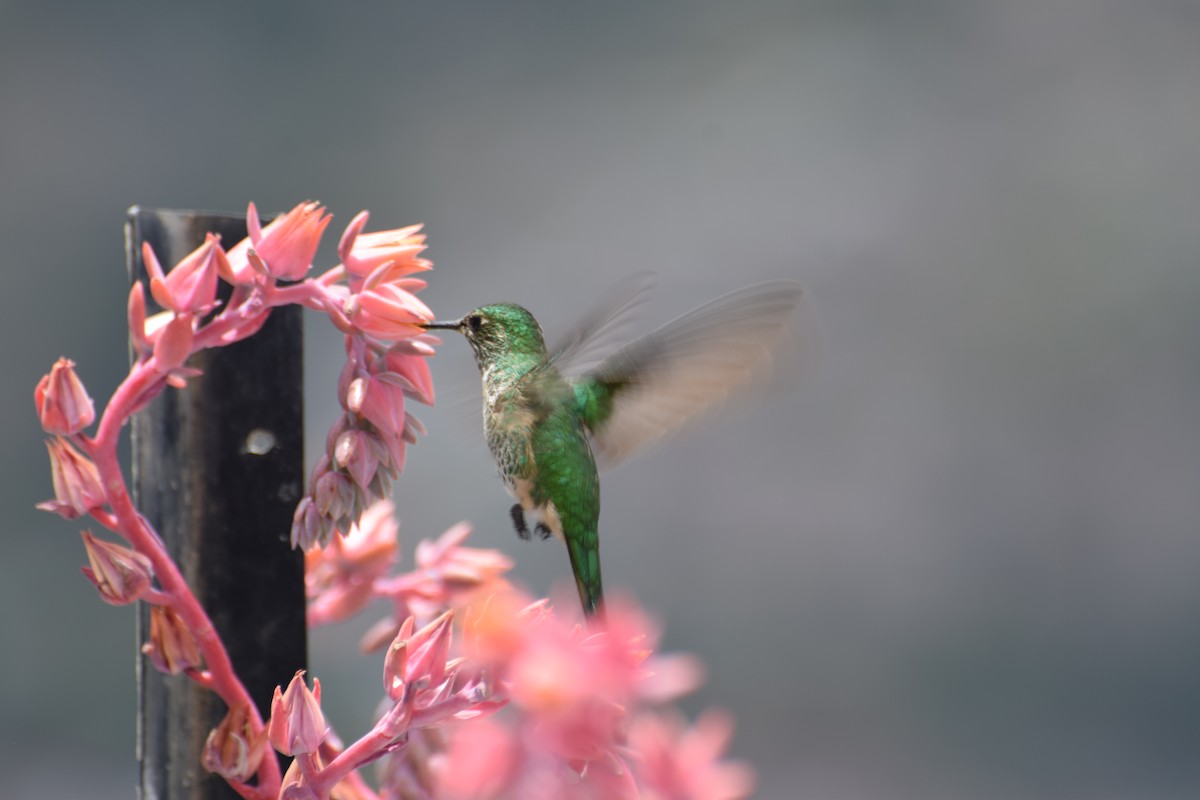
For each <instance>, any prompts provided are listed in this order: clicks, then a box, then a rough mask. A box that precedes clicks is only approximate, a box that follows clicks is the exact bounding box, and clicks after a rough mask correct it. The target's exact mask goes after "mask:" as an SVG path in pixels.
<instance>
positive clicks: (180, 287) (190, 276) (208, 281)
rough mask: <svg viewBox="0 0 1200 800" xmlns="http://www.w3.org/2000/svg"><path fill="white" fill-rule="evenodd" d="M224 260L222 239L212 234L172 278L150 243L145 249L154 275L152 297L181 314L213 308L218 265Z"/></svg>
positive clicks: (143, 247)
mask: <svg viewBox="0 0 1200 800" xmlns="http://www.w3.org/2000/svg"><path fill="white" fill-rule="evenodd" d="M224 258H225V252H224V251H223V250H222V249H221V245H220V237H219V236H217V235H216V234H213V233H210V234H208V235H207V236H206V237H205V238H204V244H202V245H200V246H199V247H197V248H196V249H195V250H193V251H192V252H191V253H189V254H187V255H186V256H184V257H183V260H182V261H180V262H179V263H178V264H176V265H175V267H174V268H173V269H172V270H171V273H170V274H169V275H164V274H163V268H162V265H160V264H159V263H158V257H157V256H155V255H154V249H153V248H151V247H150V243H149V242H146V243H143V245H142V261H143V262H144V263H145V265H146V272H147V273H148V274H149V275H150V294H151V295H152V296H153V297H154V299H155V301H156V302H157V303H158V304H159V305H160V306H162V307H163V308H165V309H168V310H170V311H174V312H176V313H178V314H199V313H203V312H204V311H207V310H208V309H210V308H212V305H213V302H214V301H215V300H216V298H217V272H218V263H219V262H220V261H221V260H222V259H224Z"/></svg>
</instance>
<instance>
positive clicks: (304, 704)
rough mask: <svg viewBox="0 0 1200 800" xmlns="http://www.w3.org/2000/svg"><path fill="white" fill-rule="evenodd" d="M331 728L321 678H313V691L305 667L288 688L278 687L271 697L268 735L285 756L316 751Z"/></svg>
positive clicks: (298, 672) (293, 677) (273, 745)
mask: <svg viewBox="0 0 1200 800" xmlns="http://www.w3.org/2000/svg"><path fill="white" fill-rule="evenodd" d="M328 733H329V728H328V726H327V725H326V724H325V715H324V714H323V713H321V682H320V681H319V680H316V679H315V678H314V679H313V688H312V691H309V689H308V686H306V685H305V683H304V670H297V672H296V674H295V675H293V676H292V680H291V683H289V684H288V687H287V691H282V690H281V689H280V688H279V687H278V686H276V687H275V695H274V696H273V697H272V698H271V721H270V723H269V724H268V725H267V739H268V740H270V742H271V746H272V747H274V748H275V749H276V750H278V751H279V752H281V753H283V754H284V755H285V756H292V755H296V754H297V753H315V752H317V749H318V748H319V747H320V746H321V742H323V741H325V737H326V736H327V735H328Z"/></svg>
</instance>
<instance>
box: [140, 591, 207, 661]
mask: <svg viewBox="0 0 1200 800" xmlns="http://www.w3.org/2000/svg"><path fill="white" fill-rule="evenodd" d="M142 652H143V653H145V654H146V655H147V656H149V657H150V660H151V661H152V662H153V663H154V666H155V667H157V668H158V669H159V671H161V672H165V673H167V674H169V675H178V674H179V673H181V672H184V671H185V670H189V669H195V668H197V667H199V666H200V665H201V664H202V663H203V660H202V659H201V657H200V648H199V647H198V646H197V645H196V638H195V637H194V636H192V632H191V631H190V630H188V628H187V625H185V624H184V622H183V619H182V618H180V616H179V615H178V614H177V613H175V610H174V609H172V608H169V607H167V606H151V607H150V641H148V642H146V643H145V644H143V645H142Z"/></svg>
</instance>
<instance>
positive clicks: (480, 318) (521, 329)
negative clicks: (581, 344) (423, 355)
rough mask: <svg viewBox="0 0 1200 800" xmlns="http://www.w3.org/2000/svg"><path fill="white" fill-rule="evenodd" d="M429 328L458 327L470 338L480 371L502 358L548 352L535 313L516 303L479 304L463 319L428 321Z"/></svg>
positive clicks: (468, 339) (456, 328)
mask: <svg viewBox="0 0 1200 800" xmlns="http://www.w3.org/2000/svg"><path fill="white" fill-rule="evenodd" d="M425 328H426V329H428V330H455V331H458V332H459V333H461V334H462V335H463V336H465V337H467V342H468V343H469V344H470V345H471V350H473V351H474V353H475V361H476V363H477V364H478V365H479V369H480V370H484V369H486V368H487V366H488V365H489V364H493V363H495V362H496V361H498V360H500V359H503V358H511V357H522V356H533V357H536V358H538V359H541V358H542V357H543V356H545V354H546V342H545V339H543V338H542V327H541V326H540V325H538V321H537V319H535V318H534V316H533V314H530V313H529V312H528V311H527V310H525V309H524V308H522V307H521V306H518V305H515V304H513V303H496V304H494V305H490V306H480V307H479V308H477V309H475V310H474V311H472V312H470V313H469V314H467V315H466V316H465V317H463V318H462V319H460V320H456V321H453V322H428V323H426V324H425Z"/></svg>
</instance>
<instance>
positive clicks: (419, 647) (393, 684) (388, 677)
mask: <svg viewBox="0 0 1200 800" xmlns="http://www.w3.org/2000/svg"><path fill="white" fill-rule="evenodd" d="M453 616H454V611H453V610H450V611H447V612H445V613H444V614H442V615H441V616H440V617H438V618H437V619H435V620H434V621H433V622H431V623H429V624H428V625H426V626H425V627H424V628H421V630H419V631H417V632H416V633H413V632H412V629H413V618H412V617H409V618H408V619H406V620H404V624H403V625H401V626H400V632H399V633H398V634H396V639H395V640H394V641H393V642H392V645H391V647H389V648H388V652H387V657H386V658H385V659H384V665H383V687H384V689H385V690H387V693H388V697H390V698H392V699H393V700H399V699H400V698H401V697H403V696H404V691H405V686H407V685H409V684H414V683H417V682H418V681H420V682H423V683H425V684H427V685H432V686H436V685H437V684H439V683H441V680H442V678H443V677H444V676H445V674H446V657H447V656H448V655H449V652H450V631H451V625H450V623H451V620H452V619H453Z"/></svg>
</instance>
